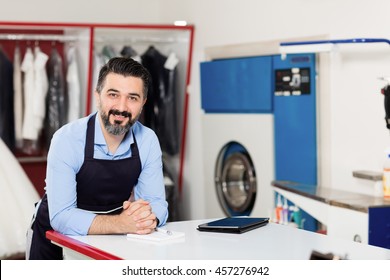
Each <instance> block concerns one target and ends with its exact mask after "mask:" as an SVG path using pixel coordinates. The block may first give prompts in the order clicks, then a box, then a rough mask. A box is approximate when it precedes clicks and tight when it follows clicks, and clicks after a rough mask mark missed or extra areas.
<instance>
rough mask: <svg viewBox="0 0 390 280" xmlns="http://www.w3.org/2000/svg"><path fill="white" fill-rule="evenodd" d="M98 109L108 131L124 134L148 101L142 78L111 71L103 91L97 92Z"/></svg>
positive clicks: (114, 133)
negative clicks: (144, 92)
mask: <svg viewBox="0 0 390 280" xmlns="http://www.w3.org/2000/svg"><path fill="white" fill-rule="evenodd" d="M95 97H96V100H97V102H98V109H99V113H100V116H101V118H102V121H103V125H104V127H105V129H106V130H107V132H109V133H110V134H113V135H123V134H125V133H126V132H128V131H129V129H130V128H131V126H132V125H133V124H134V123H135V122H136V121H137V120H138V118H139V116H140V114H141V111H142V107H143V105H144V104H145V102H146V99H144V95H143V81H142V80H141V79H140V78H136V77H131V76H127V77H124V76H122V75H119V74H114V73H110V74H108V75H107V77H106V81H105V83H104V86H103V88H102V91H101V93H100V94H99V93H97V92H95Z"/></svg>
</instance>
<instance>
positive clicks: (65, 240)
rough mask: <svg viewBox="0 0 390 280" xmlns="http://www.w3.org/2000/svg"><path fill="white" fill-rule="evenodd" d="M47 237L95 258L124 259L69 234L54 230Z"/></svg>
mask: <svg viewBox="0 0 390 280" xmlns="http://www.w3.org/2000/svg"><path fill="white" fill-rule="evenodd" d="M46 238H47V239H49V240H51V241H53V242H55V243H57V244H59V245H61V246H64V247H66V248H69V249H72V250H73V251H76V252H78V253H80V254H83V255H85V256H87V257H90V258H92V259H95V260H123V259H122V258H120V257H118V256H115V255H112V254H110V253H107V252H105V251H102V250H100V249H98V248H95V247H92V246H90V245H87V244H85V243H83V242H81V241H78V240H75V239H73V238H71V237H69V236H66V235H63V234H61V233H59V232H56V231H54V230H49V231H47V232H46Z"/></svg>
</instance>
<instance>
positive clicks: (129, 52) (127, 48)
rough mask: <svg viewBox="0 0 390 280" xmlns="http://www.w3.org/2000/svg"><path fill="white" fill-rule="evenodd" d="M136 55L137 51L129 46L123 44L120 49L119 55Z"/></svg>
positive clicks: (128, 56)
mask: <svg viewBox="0 0 390 280" xmlns="http://www.w3.org/2000/svg"><path fill="white" fill-rule="evenodd" d="M136 55H138V54H137V52H136V51H135V50H134V49H133V48H132V47H130V46H124V47H123V49H122V50H121V56H123V57H126V58H132V57H134V56H136Z"/></svg>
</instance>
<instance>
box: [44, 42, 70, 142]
mask: <svg viewBox="0 0 390 280" xmlns="http://www.w3.org/2000/svg"><path fill="white" fill-rule="evenodd" d="M48 76H49V90H48V93H47V96H46V120H45V136H46V137H45V138H46V145H47V148H48V147H49V146H50V141H51V138H52V137H53V134H54V133H55V132H56V131H57V130H58V129H59V128H60V127H61V126H63V125H64V124H66V123H67V115H68V100H67V96H66V91H65V77H64V70H63V63H62V58H61V56H60V54H59V53H58V51H57V49H56V48H53V49H52V51H51V54H50V58H49V62H48Z"/></svg>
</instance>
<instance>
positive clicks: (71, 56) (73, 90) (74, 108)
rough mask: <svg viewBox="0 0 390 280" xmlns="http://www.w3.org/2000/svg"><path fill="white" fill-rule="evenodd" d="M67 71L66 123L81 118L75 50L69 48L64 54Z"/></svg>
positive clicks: (72, 47)
mask: <svg viewBox="0 0 390 280" xmlns="http://www.w3.org/2000/svg"><path fill="white" fill-rule="evenodd" d="M66 60H67V65H68V70H67V73H66V83H67V89H68V98H69V111H68V122H71V121H74V120H76V119H78V118H80V117H81V106H80V104H81V94H80V80H79V70H78V63H77V57H76V48H75V47H74V46H71V47H70V48H69V49H68V52H67V53H66Z"/></svg>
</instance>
